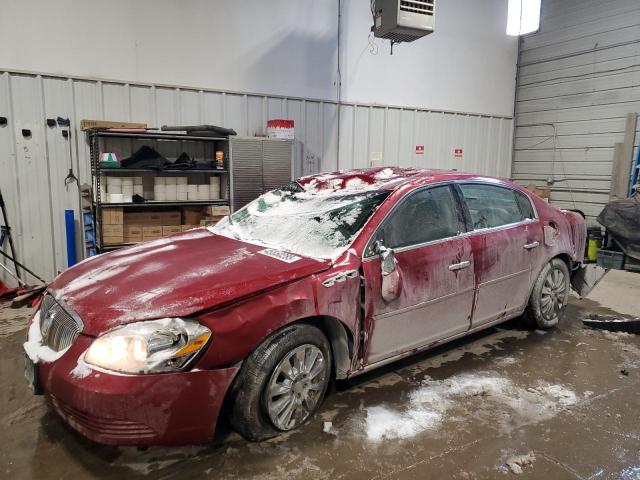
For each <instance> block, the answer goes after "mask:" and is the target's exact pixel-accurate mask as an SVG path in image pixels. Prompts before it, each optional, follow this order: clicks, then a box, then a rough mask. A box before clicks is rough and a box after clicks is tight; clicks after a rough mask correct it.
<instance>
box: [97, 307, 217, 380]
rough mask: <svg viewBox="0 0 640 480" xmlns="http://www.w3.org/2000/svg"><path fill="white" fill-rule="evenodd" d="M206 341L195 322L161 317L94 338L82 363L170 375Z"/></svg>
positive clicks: (205, 333) (208, 335) (208, 333)
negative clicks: (167, 373) (169, 373)
mask: <svg viewBox="0 0 640 480" xmlns="http://www.w3.org/2000/svg"><path fill="white" fill-rule="evenodd" d="M209 338H211V331H210V330H209V329H208V328H207V327H203V326H202V325H200V324H199V323H198V322H196V321H195V320H188V319H182V318H163V319H160V320H149V321H145V322H137V323H130V324H128V325H124V326H122V327H117V328H114V329H113V330H110V331H109V332H107V333H105V334H104V335H101V336H99V337H98V338H96V339H95V340H94V341H93V343H92V344H91V346H90V347H89V349H88V350H87V352H86V353H85V355H84V361H85V362H86V363H88V364H89V365H93V366H95V367H98V368H103V369H106V370H112V371H115V372H121V373H127V374H138V373H158V372H173V371H176V370H181V369H183V368H184V367H186V366H187V365H188V364H189V361H190V360H192V359H193V357H195V356H196V355H197V353H198V352H199V351H200V350H202V348H203V347H204V346H205V345H206V344H207V342H208V341H209Z"/></svg>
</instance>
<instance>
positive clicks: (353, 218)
mask: <svg viewBox="0 0 640 480" xmlns="http://www.w3.org/2000/svg"><path fill="white" fill-rule="evenodd" d="M388 194H389V192H386V191H380V190H370V191H366V190H365V191H351V192H349V191H337V192H336V191H333V190H328V191H320V190H311V191H309V190H305V189H303V188H302V187H301V186H300V185H299V184H297V183H295V182H294V183H292V184H290V185H289V186H288V187H285V188H281V189H277V190H272V191H270V192H267V193H265V194H264V195H262V196H260V197H258V198H257V199H256V200H254V201H253V202H251V203H249V204H248V205H246V206H245V207H244V208H242V209H240V210H238V211H237V212H236V213H234V214H233V215H231V217H227V218H225V219H223V220H222V221H220V222H219V223H218V224H217V225H216V226H215V227H213V229H212V230H213V232H214V233H217V234H219V235H224V236H226V237H230V238H235V239H238V240H242V241H245V242H249V243H257V244H259V245H265V246H269V247H273V248H278V249H280V250H285V251H288V252H291V253H296V254H298V255H302V256H307V257H314V258H325V259H330V258H335V257H337V256H338V255H339V254H340V253H342V252H343V251H344V250H345V249H346V248H347V247H348V246H349V245H350V244H351V242H353V240H354V239H355V236H356V234H357V233H358V232H359V231H360V230H361V229H362V227H363V226H364V224H365V223H366V222H367V220H368V219H369V217H370V216H371V214H372V213H373V211H374V210H375V209H376V207H377V206H378V205H380V203H382V201H383V200H384V199H385V198H386V197H387V195H388Z"/></svg>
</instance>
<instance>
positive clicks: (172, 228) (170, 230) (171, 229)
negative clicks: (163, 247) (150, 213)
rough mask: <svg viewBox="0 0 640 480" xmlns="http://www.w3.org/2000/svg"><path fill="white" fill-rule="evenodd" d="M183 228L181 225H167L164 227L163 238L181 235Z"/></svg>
mask: <svg viewBox="0 0 640 480" xmlns="http://www.w3.org/2000/svg"><path fill="white" fill-rule="evenodd" d="M181 231H182V227H181V226H180V225H165V226H163V227H162V236H163V237H166V236H167V235H173V234H174V233H180V232H181Z"/></svg>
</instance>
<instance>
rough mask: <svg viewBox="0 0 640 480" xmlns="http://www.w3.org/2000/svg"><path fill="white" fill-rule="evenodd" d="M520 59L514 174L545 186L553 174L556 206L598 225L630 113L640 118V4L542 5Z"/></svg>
mask: <svg viewBox="0 0 640 480" xmlns="http://www.w3.org/2000/svg"><path fill="white" fill-rule="evenodd" d="M520 53H521V64H520V67H519V69H518V91H517V102H516V130H515V145H514V154H513V173H512V176H513V178H514V179H515V180H517V181H520V182H522V183H529V182H533V183H536V184H539V185H544V184H545V183H546V178H547V177H549V176H550V175H553V176H554V177H555V179H556V180H557V182H556V183H555V184H554V185H553V186H552V187H551V202H552V203H554V204H557V205H558V206H561V207H570V208H579V209H581V210H583V211H585V213H587V215H588V221H589V222H590V223H594V222H595V217H596V216H597V215H598V213H599V212H600V211H601V209H602V207H603V206H604V204H605V203H606V202H607V201H608V198H609V188H610V184H611V166H612V160H613V154H614V153H613V152H614V144H615V143H618V142H622V141H623V139H624V129H625V118H626V115H627V114H628V113H631V112H640V2H638V1H637V0H606V1H602V0H544V1H543V7H542V20H541V29H540V31H539V32H538V33H536V34H534V35H529V36H526V37H524V38H523V40H522V44H521V52H520ZM638 139H640V132H636V145H637V143H638Z"/></svg>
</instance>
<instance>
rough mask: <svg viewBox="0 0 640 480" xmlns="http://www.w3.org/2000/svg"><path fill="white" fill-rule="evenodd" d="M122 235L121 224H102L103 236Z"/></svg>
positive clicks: (122, 227) (122, 228)
mask: <svg viewBox="0 0 640 480" xmlns="http://www.w3.org/2000/svg"><path fill="white" fill-rule="evenodd" d="M123 235H124V226H123V225H102V236H103V237H122V236H123Z"/></svg>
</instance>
